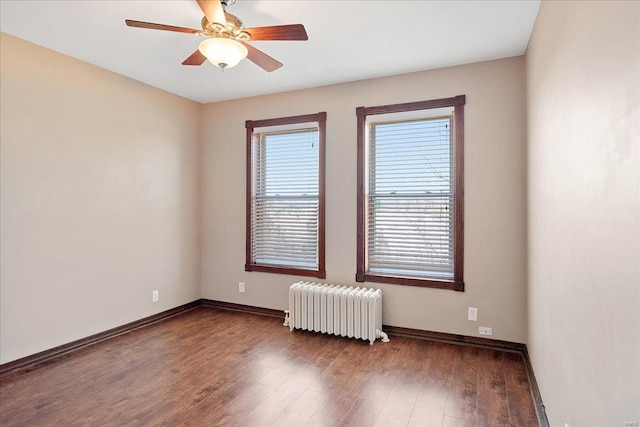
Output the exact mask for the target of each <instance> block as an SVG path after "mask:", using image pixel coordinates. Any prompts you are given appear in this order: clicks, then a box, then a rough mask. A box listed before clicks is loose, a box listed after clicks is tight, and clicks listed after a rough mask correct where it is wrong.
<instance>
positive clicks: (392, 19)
mask: <svg viewBox="0 0 640 427" xmlns="http://www.w3.org/2000/svg"><path fill="white" fill-rule="evenodd" d="M539 5H540V0H532V1H527V0H514V1H425V0H422V1H420V0H411V1H410V0H389V1H380V0H369V1H366V0H284V1H278V0H255V1H254V0H237V3H236V4H234V5H232V6H230V7H229V8H228V10H227V11H228V12H230V13H232V14H234V15H236V16H238V17H239V18H240V19H242V21H243V22H244V24H245V26H246V27H259V26H268V25H281V24H297V23H301V24H304V26H305V27H306V30H307V33H308V35H309V40H308V41H288V42H253V43H252V44H253V46H254V47H257V48H258V49H261V50H263V51H264V52H265V53H267V54H269V55H270V56H273V57H274V58H276V59H278V60H279V61H280V62H282V63H284V67H282V68H280V69H279V70H276V71H274V72H272V73H267V72H265V71H264V70H262V69H261V68H259V67H258V66H257V65H255V64H253V63H252V62H250V61H248V60H245V61H242V62H241V63H240V64H239V65H238V66H236V67H235V68H230V69H228V70H226V71H225V72H224V73H222V71H221V70H220V69H219V68H217V67H215V66H214V65H212V64H210V63H208V62H207V63H205V64H203V65H202V66H200V67H188V66H183V65H181V62H182V61H183V60H184V59H186V58H187V57H188V56H189V55H190V54H191V53H192V52H193V51H194V50H196V49H197V47H198V43H199V42H200V40H201V39H200V38H199V37H198V36H195V35H190V34H181V33H173V32H167V31H156V30H148V29H140V28H130V27H127V26H126V25H125V23H124V20H125V19H134V20H139V21H147V22H156V23H162V24H169V25H177V26H183V27H189V28H197V29H199V28H200V19H201V18H202V12H201V10H200V8H199V7H198V5H197V3H196V2H195V0H181V1H151V0H147V1H141V0H135V1H123V0H120V1H115V0H105V1H100V0H84V1H79V0H74V1H69V0H63V1H53V0H44V1H33V0H31V1H25V0H21V1H14V0H1V1H0V29H1V30H2V31H4V32H6V33H9V34H12V35H14V36H17V37H20V38H22V39H25V40H28V41H30V42H33V43H36V44H39V45H42V46H45V47H47V48H50V49H53V50H55V51H58V52H61V53H64V54H67V55H70V56H73V57H75V58H78V59H80V60H82V61H86V62H89V63H91V64H95V65H97V66H100V67H103V68H106V69H108V70H111V71H114V72H116V73H119V74H123V75H125V76H128V77H131V78H133V79H136V80H139V81H142V82H145V83H147V84H149V85H152V86H155V87H158V88H160V89H164V90H166V91H169V92H172V93H175V94H177V95H180V96H183V97H185V98H189V99H192V100H194V101H198V102H201V103H208V102H215V101H221V100H228V99H236V98H243V97H248V96H254V95H262V94H268V93H276V92H284V91H288V90H295V89H302V88H308V87H316V86H323V85H328V84H333V83H341V82H347V81H354V80H362V79H367V78H371V77H380V76H387V75H393V74H401V73H407V72H412V71H419V70H426V69H433V68H441V67H447V66H451V65H459V64H466V63H472V62H479V61H485V60H491V59H498V58H506V57H511V56H517V55H522V54H524V52H525V50H526V48H527V43H528V42H529V37H530V35H531V31H532V28H533V23H534V21H535V17H536V14H537V13H538V7H539ZM42 72H43V73H44V72H46V70H42Z"/></svg>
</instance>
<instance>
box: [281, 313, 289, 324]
mask: <svg viewBox="0 0 640 427" xmlns="http://www.w3.org/2000/svg"><path fill="white" fill-rule="evenodd" d="M282 326H289V310H285V311H284V323H283V324H282Z"/></svg>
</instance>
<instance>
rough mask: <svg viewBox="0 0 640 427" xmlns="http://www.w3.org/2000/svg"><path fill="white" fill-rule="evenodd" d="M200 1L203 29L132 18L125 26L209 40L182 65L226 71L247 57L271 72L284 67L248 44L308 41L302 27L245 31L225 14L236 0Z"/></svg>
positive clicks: (290, 26) (240, 22) (198, 0)
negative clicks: (195, 36)
mask: <svg viewBox="0 0 640 427" xmlns="http://www.w3.org/2000/svg"><path fill="white" fill-rule="evenodd" d="M197 2H198V5H199V6H200V9H202V12H203V13H204V17H203V18H202V22H201V25H202V30H196V29H193V28H185V27H176V26H173V25H164V24H154V23H152V22H142V21H134V20H131V19H126V20H125V23H126V24H127V25H128V26H130V27H138V28H148V29H152V30H164V31H174V32H177V33H187V34H195V35H198V36H202V37H206V39H205V40H203V41H202V42H201V43H200V45H199V47H198V50H196V51H195V52H193V53H192V54H191V55H190V56H189V57H188V58H187V59H185V60H184V61H183V62H182V65H202V64H203V63H204V61H206V60H207V59H209V61H210V62H211V63H213V64H214V65H216V66H218V67H220V68H222V70H223V71H224V69H225V68H230V67H233V66H235V65H237V64H238V62H240V61H241V60H242V59H244V58H248V59H249V60H250V61H252V62H254V63H255V64H256V65H258V66H259V67H261V68H263V69H264V70H265V71H268V72H271V71H274V70H277V69H278V68H280V67H282V63H281V62H279V61H277V60H276V59H274V58H272V57H270V56H269V55H267V54H266V53H264V52H262V51H261V50H258V49H256V48H255V47H253V46H251V45H250V44H249V43H247V42H248V41H263V40H308V39H309V38H308V36H307V32H306V31H305V29H304V25H302V24H293V25H274V26H270V27H254V28H244V25H243V24H242V21H241V20H240V19H239V18H238V17H237V16H235V15H232V14H230V13H228V12H227V11H226V8H227V6H228V5H231V4H233V3H235V0H197Z"/></svg>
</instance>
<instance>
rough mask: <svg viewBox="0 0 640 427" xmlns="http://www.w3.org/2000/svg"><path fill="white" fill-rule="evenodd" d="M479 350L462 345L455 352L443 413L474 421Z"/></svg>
mask: <svg viewBox="0 0 640 427" xmlns="http://www.w3.org/2000/svg"><path fill="white" fill-rule="evenodd" d="M479 352H480V349H478V348H476V347H463V348H461V349H460V350H459V351H458V352H456V358H455V361H454V365H453V371H452V374H451V382H450V392H449V396H448V398H447V405H446V409H445V415H447V416H450V417H453V418H458V419H461V420H467V421H472V422H474V423H475V421H476V409H477V404H478V363H479V362H478V355H479Z"/></svg>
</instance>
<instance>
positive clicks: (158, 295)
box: [151, 291, 160, 302]
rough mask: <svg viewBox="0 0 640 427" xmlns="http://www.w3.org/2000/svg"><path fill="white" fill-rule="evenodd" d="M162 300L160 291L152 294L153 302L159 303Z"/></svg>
mask: <svg viewBox="0 0 640 427" xmlns="http://www.w3.org/2000/svg"><path fill="white" fill-rule="evenodd" d="M159 299H160V291H153V292H152V293H151V302H158V300H159Z"/></svg>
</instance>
